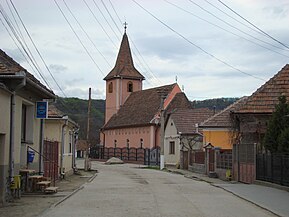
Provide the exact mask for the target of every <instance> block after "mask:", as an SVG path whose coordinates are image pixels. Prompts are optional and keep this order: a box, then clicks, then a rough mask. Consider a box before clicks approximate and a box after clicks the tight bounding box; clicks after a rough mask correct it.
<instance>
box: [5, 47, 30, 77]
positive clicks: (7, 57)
mask: <svg viewBox="0 0 289 217" xmlns="http://www.w3.org/2000/svg"><path fill="white" fill-rule="evenodd" d="M0 56H2V57H3V58H4V59H5V60H6V61H7V62H8V63H9V64H11V65H13V67H17V68H19V70H23V71H25V72H27V70H26V69H25V68H23V67H22V66H21V65H20V64H19V63H17V62H16V61H15V60H14V59H13V58H12V57H10V56H9V55H8V54H7V53H6V52H5V51H3V50H2V49H0Z"/></svg>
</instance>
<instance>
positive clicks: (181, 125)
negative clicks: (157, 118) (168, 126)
mask: <svg viewBox="0 0 289 217" xmlns="http://www.w3.org/2000/svg"><path fill="white" fill-rule="evenodd" d="M213 114H214V111H213V110H210V109H208V108H193V109H177V110H176V111H175V112H172V114H171V118H172V119H173V121H174V123H175V126H176V128H177V131H178V132H181V133H182V134H193V133H196V124H200V123H201V122H203V121H204V120H206V119H208V118H209V117H210V116H212V115H213Z"/></svg>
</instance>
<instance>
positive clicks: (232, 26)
mask: <svg viewBox="0 0 289 217" xmlns="http://www.w3.org/2000/svg"><path fill="white" fill-rule="evenodd" d="M188 1H189V2H191V3H192V4H194V5H195V6H197V7H199V8H200V9H202V10H203V11H205V12H206V13H208V14H210V15H211V16H213V17H215V18H216V19H218V20H220V21H221V22H223V23H225V24H226V25H228V26H230V27H231V28H233V29H235V30H237V31H239V32H242V33H243V34H245V35H248V36H250V37H251V38H254V39H255V40H257V41H260V42H263V43H265V44H268V45H270V46H272V47H275V48H277V49H281V50H284V49H283V48H280V47H278V46H276V45H274V44H271V43H269V42H267V41H264V40H262V39H259V38H257V37H255V36H253V35H251V34H249V33H247V32H245V31H243V30H241V29H239V28H237V27H235V26H234V25H232V24H230V23H228V22H227V21H225V20H223V19H221V18H219V17H218V16H216V15H215V14H213V13H211V12H210V11H208V10H207V9H205V8H204V7H202V6H201V5H199V4H197V3H195V2H194V1H192V0H188Z"/></svg>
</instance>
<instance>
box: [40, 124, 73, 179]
mask: <svg viewBox="0 0 289 217" xmlns="http://www.w3.org/2000/svg"><path fill="white" fill-rule="evenodd" d="M64 124H65V120H61V119H56V120H53V119H46V120H45V127H44V129H45V136H44V138H45V139H46V140H50V141H57V142H58V143H59V150H58V153H59V159H58V164H59V165H58V166H59V168H60V162H61V146H62V126H63V125H64ZM73 127H74V125H72V124H70V123H68V125H67V126H65V127H64V153H63V165H62V168H63V170H62V171H63V172H65V174H66V175H68V174H71V173H72V172H73V169H72V157H73V155H72V144H73V142H72V140H73ZM70 143H71V148H70ZM58 172H59V173H60V171H58Z"/></svg>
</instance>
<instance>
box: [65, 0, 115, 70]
mask: <svg viewBox="0 0 289 217" xmlns="http://www.w3.org/2000/svg"><path fill="white" fill-rule="evenodd" d="M63 3H64V5H65V6H66V8H67V10H68V11H69V13H70V14H71V16H72V17H73V18H74V20H75V21H76V22H77V24H78V25H79V27H80V28H81V30H82V31H83V32H84V33H85V35H86V37H87V38H88V40H89V41H90V42H91V43H92V44H93V46H94V48H95V49H96V50H97V51H98V53H99V54H100V55H101V56H102V58H103V59H104V60H105V62H106V63H107V64H108V66H110V67H111V64H110V63H109V62H108V60H107V59H106V58H105V56H104V55H103V54H102V53H101V52H100V50H99V49H98V48H97V47H96V45H95V43H94V42H93V40H92V39H91V38H90V36H89V35H88V33H87V32H86V31H85V29H84V28H83V27H82V25H81V24H80V22H79V21H78V19H77V18H76V16H75V15H74V14H73V13H72V11H71V10H70V8H69V7H68V5H67V3H66V1H65V0H63Z"/></svg>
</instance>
